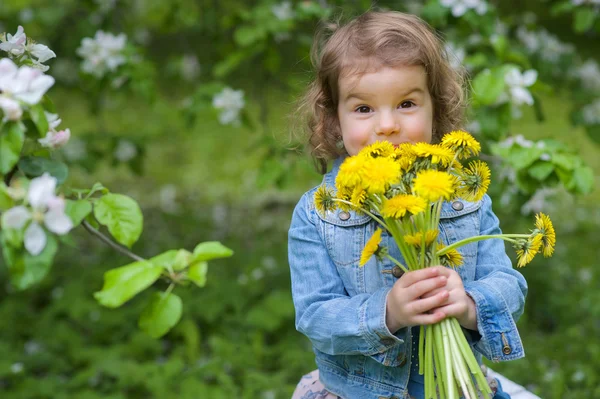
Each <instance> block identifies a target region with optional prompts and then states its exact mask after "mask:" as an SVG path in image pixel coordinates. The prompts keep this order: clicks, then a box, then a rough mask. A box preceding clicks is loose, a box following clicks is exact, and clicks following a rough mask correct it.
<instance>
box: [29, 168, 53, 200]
mask: <svg viewBox="0 0 600 399" xmlns="http://www.w3.org/2000/svg"><path fill="white" fill-rule="evenodd" d="M55 190H56V178H55V177H52V176H50V174H48V172H46V173H44V174H43V175H41V176H40V177H36V178H35V179H33V180H32V181H31V183H30V184H29V192H28V193H27V197H28V199H29V203H30V204H31V206H33V207H34V208H42V207H44V206H46V204H47V203H48V201H50V200H51V199H52V198H54V197H55V195H54V191H55Z"/></svg>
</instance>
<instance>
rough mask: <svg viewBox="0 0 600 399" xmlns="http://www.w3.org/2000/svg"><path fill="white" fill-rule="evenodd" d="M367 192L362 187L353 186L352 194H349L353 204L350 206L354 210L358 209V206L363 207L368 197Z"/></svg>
mask: <svg viewBox="0 0 600 399" xmlns="http://www.w3.org/2000/svg"><path fill="white" fill-rule="evenodd" d="M368 198H369V197H368V195H367V192H366V191H365V189H364V188H362V187H354V190H353V191H352V195H351V196H350V202H352V204H353V205H354V206H353V207H352V208H353V209H354V210H359V208H364V205H365V203H366V202H367V199H368Z"/></svg>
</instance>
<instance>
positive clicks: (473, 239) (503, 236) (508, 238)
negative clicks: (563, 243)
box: [436, 234, 531, 256]
mask: <svg viewBox="0 0 600 399" xmlns="http://www.w3.org/2000/svg"><path fill="white" fill-rule="evenodd" d="M513 237H514V238H528V237H531V234H492V235H483V236H474V237H469V238H465V239H462V240H460V241H457V242H455V243H454V244H452V245H448V246H447V247H445V248H444V249H442V250H441V251H437V253H436V255H437V256H441V255H444V254H447V253H448V252H450V251H451V250H453V249H456V248H459V247H462V246H463V245H466V244H470V243H472V242H477V241H483V240H488V239H490V238H499V239H501V240H504V241H510V242H516V240H513V239H512V238H513Z"/></svg>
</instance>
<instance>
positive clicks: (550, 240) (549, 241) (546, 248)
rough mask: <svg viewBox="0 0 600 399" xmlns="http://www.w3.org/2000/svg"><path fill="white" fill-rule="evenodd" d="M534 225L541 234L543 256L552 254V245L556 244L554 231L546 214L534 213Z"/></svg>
mask: <svg viewBox="0 0 600 399" xmlns="http://www.w3.org/2000/svg"><path fill="white" fill-rule="evenodd" d="M535 227H536V228H537V230H538V231H539V233H540V235H541V236H542V251H543V254H544V257H546V258H548V257H550V256H552V253H553V252H554V245H555V244H556V232H555V231H554V226H553V225H552V221H551V220H550V217H549V216H548V215H545V214H543V213H542V212H540V213H538V214H537V215H535Z"/></svg>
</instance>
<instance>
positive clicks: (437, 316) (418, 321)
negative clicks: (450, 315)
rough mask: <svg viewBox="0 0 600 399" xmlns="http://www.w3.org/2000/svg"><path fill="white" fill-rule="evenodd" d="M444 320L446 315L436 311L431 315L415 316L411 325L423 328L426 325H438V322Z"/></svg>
mask: <svg viewBox="0 0 600 399" xmlns="http://www.w3.org/2000/svg"><path fill="white" fill-rule="evenodd" d="M445 318H446V315H445V314H444V312H441V311H436V312H434V313H431V314H427V313H423V314H420V315H417V316H415V317H414V318H413V319H412V324H413V325H423V326H424V325H427V324H435V323H439V322H440V321H442V320H444V319H445Z"/></svg>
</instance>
